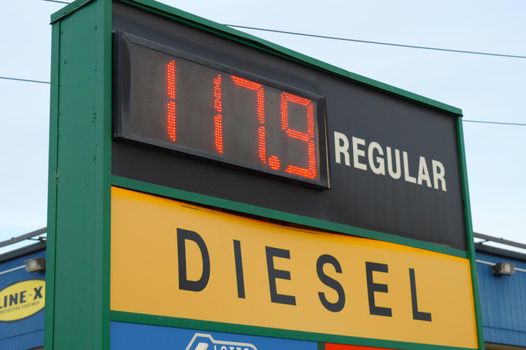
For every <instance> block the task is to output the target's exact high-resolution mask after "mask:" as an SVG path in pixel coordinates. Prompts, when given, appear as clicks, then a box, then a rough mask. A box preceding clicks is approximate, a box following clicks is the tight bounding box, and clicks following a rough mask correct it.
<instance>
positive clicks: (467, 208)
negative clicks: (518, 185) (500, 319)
mask: <svg viewBox="0 0 526 350" xmlns="http://www.w3.org/2000/svg"><path fill="white" fill-rule="evenodd" d="M457 135H458V154H459V161H460V178H461V181H462V184H461V185H462V194H463V197H464V198H463V200H464V215H465V221H466V233H467V246H468V257H469V264H470V267H471V282H472V284H473V300H474V302H475V319H476V323H477V339H478V343H479V349H480V350H484V349H485V346H484V334H483V329H482V314H481V309H480V296H479V283H478V276H477V262H476V256H475V243H474V242H473V222H472V219H471V205H470V201H469V186H468V170H467V165H466V149H465V146H464V132H463V129H462V118H461V117H459V118H458V119H457Z"/></svg>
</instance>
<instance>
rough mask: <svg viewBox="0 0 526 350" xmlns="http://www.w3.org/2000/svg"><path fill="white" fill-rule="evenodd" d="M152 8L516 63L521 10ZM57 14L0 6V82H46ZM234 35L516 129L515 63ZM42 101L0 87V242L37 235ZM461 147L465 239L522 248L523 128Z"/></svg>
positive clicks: (173, 1) (454, 3) (522, 87)
mask: <svg viewBox="0 0 526 350" xmlns="http://www.w3.org/2000/svg"><path fill="white" fill-rule="evenodd" d="M162 2H164V3H166V4H169V5H171V6H174V7H177V8H179V9H181V10H185V11H188V12H190V13H193V14H195V15H199V16H201V17H204V18H207V19H210V20H213V21H216V22H219V23H225V24H233V25H242V26H251V27H262V28H269V29H277V30H285V31H292V32H301V33H310V34H318V35H327V36H336V37H345V38H353V39H361V40H370V41H381V42H391V43H400V44H409V45H419V46H430V47H438V48H449V49H458V50H469V51H482V52H494V53H503V54H511V55H522V56H526V26H525V23H526V2H524V1H523V0H500V1H487V0H465V1H458V0H441V1H421V0H420V1H412V0H396V1H380V0H368V1H355V0H340V1H339V0H325V1H323V2H314V1H309V2H306V1H297V0H287V1H284V0H281V1H276V0H266V1H246V0H243V1H242V0H223V1H188V0H186V1H182V0H181V1H179V0H165V1H162ZM62 6H65V5H63V4H59V3H53V2H49V1H43V0H17V1H1V2H0V13H2V14H3V20H2V21H1V22H0V44H1V46H0V47H1V51H0V52H1V54H0V77H14V78H25V79H31V80H38V81H49V80H50V65H51V50H50V46H51V26H50V25H49V16H50V15H51V14H52V13H53V12H55V11H57V10H58V9H60V8H61V7H62ZM243 30H244V31H246V32H248V33H250V34H253V35H256V36H259V37H262V38H264V39H266V40H269V41H271V42H274V43H277V44H280V45H282V46H285V47H287V48H290V49H293V50H296V51H299V52H301V53H303V54H306V55H309V56H312V57H314V58H317V59H319V60H322V61H325V62H328V63H331V64H333V65H336V66H338V67H340V68H343V69H345V70H348V71H351V72H353V73H357V74H360V75H363V76H366V77H369V78H372V79H375V80H378V81H381V82H384V83H387V84H390V85H394V86H396V87H399V88H402V89H405V90H408V91H411V92H413V93H416V94H419V95H423V96H426V97H429V98H432V99H435V100H438V101H441V102H444V103H447V104H450V105H453V106H455V107H459V108H461V109H462V110H463V114H464V119H466V120H481V121H496V122H512V123H526V59H516V58H515V59H514V58H502V57H491V56H482V55H467V54H458V53H450V52H439V51H429V50H417V49H408V48H400V47H391V46H380V45H371V44H362V43H353V42H344V41H334V40H327V39H316V38H308V37H302V36H293V35H284V34H277V33H269V32H263V31H253V30H246V29H243ZM49 89H50V87H49V85H48V84H41V83H28V82H19V81H12V80H5V79H0V104H1V106H2V110H1V112H0V122H1V125H2V127H1V128H0V164H1V168H0V241H3V240H6V239H9V238H11V237H13V236H17V235H21V234H24V233H27V232H30V231H33V230H36V229H38V228H41V227H45V226H46V220H47V219H46V215H47V214H46V213H47V166H48V145H49V141H48V137H49V134H48V128H49ZM464 139H465V145H466V158H467V164H468V176H469V187H470V195H471V196H470V199H471V208H472V218H473V228H474V231H475V232H480V233H484V234H487V235H492V236H496V237H503V238H506V239H509V240H513V241H518V242H522V243H526V228H525V216H526V176H525V174H526V126H507V125H495V124H482V123H470V122H465V123H464ZM5 250H6V249H1V248H0V253H2V252H3V251H5Z"/></svg>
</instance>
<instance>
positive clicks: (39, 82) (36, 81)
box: [0, 76, 50, 84]
mask: <svg viewBox="0 0 526 350" xmlns="http://www.w3.org/2000/svg"><path fill="white" fill-rule="evenodd" d="M0 79H4V80H15V81H23V82H26V83H37V84H50V82H49V81H43V80H32V79H23V78H13V77H2V76H0Z"/></svg>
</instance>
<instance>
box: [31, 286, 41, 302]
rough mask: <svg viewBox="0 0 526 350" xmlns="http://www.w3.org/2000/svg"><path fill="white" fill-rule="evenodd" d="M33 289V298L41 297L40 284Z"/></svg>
mask: <svg viewBox="0 0 526 350" xmlns="http://www.w3.org/2000/svg"><path fill="white" fill-rule="evenodd" d="M33 291H34V292H35V296H34V297H33V300H37V299H42V297H43V296H42V286H40V287H36V288H33Z"/></svg>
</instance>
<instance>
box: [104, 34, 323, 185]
mask: <svg viewBox="0 0 526 350" xmlns="http://www.w3.org/2000/svg"><path fill="white" fill-rule="evenodd" d="M114 47H115V50H114V52H115V56H116V60H115V61H116V63H117V64H116V67H115V68H116V69H115V72H116V73H117V74H116V76H115V84H116V86H117V87H118V88H117V90H116V91H118V93H117V94H116V95H115V96H116V101H115V103H116V116H115V119H114V120H115V127H114V131H115V133H114V135H115V136H116V137H119V138H123V139H127V140H133V141H137V142H142V143H146V144H149V145H154V146H158V147H163V148H166V149H171V150H176V151H179V152H184V153H188V154H192V155H195V156H200V157H205V158H209V159H214V160H217V161H220V162H225V163H229V164H232V165H237V166H241V167H246V168H250V169H252V170H256V171H263V172H265V173H269V174H273V175H278V176H283V177H287V178H290V179H294V180H298V181H302V182H308V183H311V184H314V185H320V186H324V187H327V185H328V180H327V161H326V152H327V151H326V143H325V128H324V125H325V123H324V118H323V110H322V106H323V103H322V102H321V98H320V97H316V96H313V94H308V93H307V92H304V91H299V90H298V89H294V88H291V87H286V86H283V85H280V84H279V83H277V82H267V83H264V82H263V81H265V80H266V81H268V79H264V78H262V77H254V76H253V75H251V74H250V73H248V72H242V71H239V70H236V69H235V68H232V67H227V66H225V65H222V64H220V63H218V62H214V61H211V60H209V59H203V58H201V57H198V56H195V55H191V54H188V53H186V52H184V51H181V50H177V49H175V48H170V47H167V46H164V45H160V44H158V43H156V42H153V41H150V40H145V39H143V38H140V37H137V36H134V35H130V34H126V33H122V32H117V33H115V35H114Z"/></svg>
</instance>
